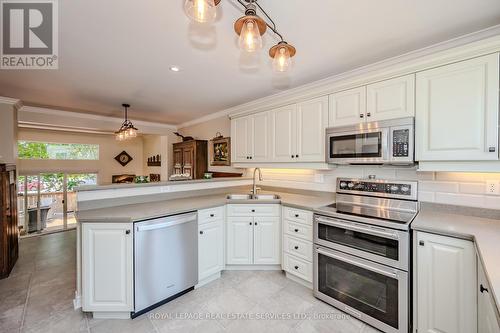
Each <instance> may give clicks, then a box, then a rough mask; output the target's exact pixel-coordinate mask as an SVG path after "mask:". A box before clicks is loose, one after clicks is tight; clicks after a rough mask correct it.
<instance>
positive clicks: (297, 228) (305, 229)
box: [283, 219, 313, 242]
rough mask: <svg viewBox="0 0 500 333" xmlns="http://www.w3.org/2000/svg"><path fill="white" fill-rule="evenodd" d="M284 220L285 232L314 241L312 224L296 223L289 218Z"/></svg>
mask: <svg viewBox="0 0 500 333" xmlns="http://www.w3.org/2000/svg"><path fill="white" fill-rule="evenodd" d="M283 222H284V223H283V231H284V233H285V234H288V235H292V236H295V237H299V238H302V239H305V240H306V241H309V242H312V238H313V231H312V226H310V225H305V224H301V223H296V222H293V221H289V220H287V219H285V220H284V221H283Z"/></svg>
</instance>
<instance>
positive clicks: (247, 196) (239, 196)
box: [226, 194, 252, 200]
mask: <svg viewBox="0 0 500 333" xmlns="http://www.w3.org/2000/svg"><path fill="white" fill-rule="evenodd" d="M226 198H227V199H228V200H250V199H252V195H251V194H229V195H228V196H227V197H226Z"/></svg>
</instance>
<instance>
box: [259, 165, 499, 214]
mask: <svg viewBox="0 0 500 333" xmlns="http://www.w3.org/2000/svg"><path fill="white" fill-rule="evenodd" d="M262 171H263V177H264V181H263V182H262V183H261V184H262V185H268V186H281V187H289V188H298V189H307V190H318V191H330V192H334V191H335V189H336V179H337V177H350V178H368V175H376V177H377V178H381V179H397V180H418V181H419V193H418V195H419V200H420V201H423V202H435V203H442V204H451V205H460V206H470V207H481V208H492V209H500V196H499V195H491V194H486V183H487V181H489V180H493V181H496V182H498V183H499V185H500V173H458V172H457V173H451V172H417V171H416V170H415V169H407V168H395V167H366V166H340V167H338V168H335V169H332V170H327V171H318V170H291V169H263V170H262Z"/></svg>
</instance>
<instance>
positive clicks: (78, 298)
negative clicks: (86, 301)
mask: <svg viewBox="0 0 500 333" xmlns="http://www.w3.org/2000/svg"><path fill="white" fill-rule="evenodd" d="M81 307H82V296H80V295H78V291H75V298H74V299H73V308H74V309H75V310H77V309H80V308H81Z"/></svg>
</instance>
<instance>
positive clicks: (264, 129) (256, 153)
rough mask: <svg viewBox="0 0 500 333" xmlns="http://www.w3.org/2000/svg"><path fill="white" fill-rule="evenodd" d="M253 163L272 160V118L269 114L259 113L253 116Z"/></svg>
mask: <svg viewBox="0 0 500 333" xmlns="http://www.w3.org/2000/svg"><path fill="white" fill-rule="evenodd" d="M252 118H253V119H252V122H253V123H252V137H251V138H249V140H250V139H252V141H251V144H252V147H251V148H252V152H253V154H252V158H251V161H252V162H269V159H270V154H269V150H270V140H269V131H270V127H271V124H270V117H269V112H262V113H257V114H255V115H253V116H252Z"/></svg>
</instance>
